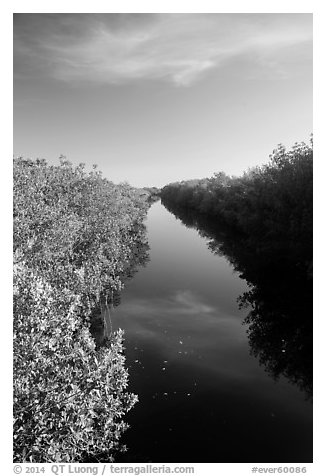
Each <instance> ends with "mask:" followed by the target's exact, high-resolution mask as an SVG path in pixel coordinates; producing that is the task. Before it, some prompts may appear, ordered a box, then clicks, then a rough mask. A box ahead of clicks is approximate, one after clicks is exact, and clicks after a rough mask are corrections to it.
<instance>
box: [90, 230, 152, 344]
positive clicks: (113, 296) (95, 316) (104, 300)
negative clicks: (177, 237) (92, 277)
mask: <svg viewBox="0 0 326 476" xmlns="http://www.w3.org/2000/svg"><path fill="white" fill-rule="evenodd" d="M131 233H132V234H133V237H134V246H133V248H132V249H131V253H130V256H129V258H125V262H124V269H123V270H122V271H121V272H120V279H121V281H122V283H123V284H124V283H126V282H128V281H129V280H130V279H132V278H133V277H134V275H135V274H136V273H137V271H138V270H139V269H140V268H141V267H144V266H146V264H147V263H148V262H149V260H150V256H149V244H148V237H147V230H146V227H145V225H144V224H141V225H137V226H135V227H134V229H133V230H132V231H131ZM120 303H121V292H118V291H112V290H107V289H103V291H102V293H101V298H100V302H99V304H98V306H96V307H95V308H94V309H93V311H92V314H91V316H90V322H91V325H90V332H91V334H92V336H93V337H94V339H95V343H96V346H97V347H101V346H103V345H104V344H105V343H106V342H107V340H108V339H109V338H110V336H111V333H112V319H111V314H112V309H113V308H114V307H117V306H119V304H120Z"/></svg>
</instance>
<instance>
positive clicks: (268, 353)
mask: <svg viewBox="0 0 326 476" xmlns="http://www.w3.org/2000/svg"><path fill="white" fill-rule="evenodd" d="M312 158H313V150H312V144H311V146H308V145H306V144H296V145H295V147H294V148H293V149H292V150H291V151H288V152H287V151H286V150H285V149H284V147H283V146H279V148H278V149H277V150H275V151H274V153H273V155H272V156H271V158H270V162H269V164H268V165H265V166H263V167H259V168H256V169H253V170H250V171H249V172H247V173H245V174H244V175H243V176H242V177H228V176H226V175H225V174H224V173H218V174H215V175H214V177H212V178H209V179H202V180H192V181H187V182H181V183H175V184H170V185H167V186H166V187H164V188H163V190H162V192H161V196H162V202H163V204H164V205H165V206H166V207H167V208H168V209H169V210H170V211H171V212H172V213H174V214H175V215H176V216H177V217H178V218H180V219H181V220H182V221H183V222H184V223H185V224H186V225H187V226H190V227H195V228H197V229H198V230H199V233H200V234H201V235H202V236H203V237H205V238H206V239H207V240H208V246H209V248H210V249H211V251H212V252H213V253H216V254H223V255H224V256H226V257H227V258H228V259H229V261H230V262H231V263H232V265H233V266H234V268H235V269H236V270H237V271H238V272H239V273H240V276H241V277H242V278H244V279H246V280H247V283H248V285H249V291H248V292H246V293H244V294H243V295H242V296H241V297H240V298H239V303H240V305H241V306H247V307H249V309H250V312H249V314H248V316H247V318H246V322H247V323H248V324H249V328H248V333H249V343H250V346H251V351H252V353H253V354H254V355H256V356H257V357H258V358H259V360H260V362H261V363H262V364H263V365H264V366H265V368H266V369H267V371H268V372H269V373H270V374H271V375H272V376H273V377H274V378H278V377H279V376H281V375H284V376H285V377H287V378H288V379H289V380H290V381H291V382H293V383H295V384H297V385H298V386H299V387H300V388H301V389H302V390H304V391H305V393H306V394H307V395H308V396H310V395H311V393H312V319H311V317H312V202H313V200H312V198H313V190H312V180H313V168H312Z"/></svg>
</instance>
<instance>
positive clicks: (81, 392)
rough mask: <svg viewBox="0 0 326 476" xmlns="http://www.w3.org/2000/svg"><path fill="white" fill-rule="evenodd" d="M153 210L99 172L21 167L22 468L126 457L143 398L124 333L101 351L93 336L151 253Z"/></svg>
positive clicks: (65, 165) (17, 315)
mask: <svg viewBox="0 0 326 476" xmlns="http://www.w3.org/2000/svg"><path fill="white" fill-rule="evenodd" d="M148 206H149V204H148V202H147V196H146V195H144V194H143V193H142V192H141V191H139V190H136V189H133V188H132V187H130V186H129V185H128V184H120V185H114V184H113V183H111V182H109V181H108V180H107V179H105V178H103V177H102V175H101V173H100V172H98V171H97V170H96V168H95V167H94V170H93V171H92V172H90V173H86V172H85V169H84V166H83V165H82V164H81V165H79V166H77V167H73V166H72V164H70V163H69V162H67V161H66V160H65V159H64V158H62V160H61V162H60V165H58V166H50V165H48V164H47V163H46V161H44V160H36V161H31V160H25V159H23V158H18V159H15V160H14V460H15V461H20V462H24V461H31V462H52V461H60V462H85V461H101V460H106V461H107V460H113V458H114V454H115V453H116V452H117V451H121V450H123V449H124V448H123V447H122V445H121V444H120V436H121V434H122V433H123V432H124V431H125V429H126V428H127V424H126V423H125V422H124V421H123V416H124V415H125V414H126V413H127V412H128V411H129V410H130V409H131V408H132V407H133V405H134V404H135V402H136V401H137V397H136V396H135V395H133V394H131V393H128V392H127V391H126V387H127V383H128V374H127V370H126V368H125V366H124V355H123V347H122V341H123V335H122V331H121V330H119V331H118V332H115V333H112V332H110V333H107V336H106V339H104V341H103V342H102V345H101V347H98V346H96V343H95V340H94V337H93V335H92V334H91V332H90V328H91V320H92V315H93V314H94V309H98V308H99V307H101V306H105V305H106V303H107V301H108V296H110V295H112V293H113V292H114V291H119V290H120V289H121V287H122V286H123V283H122V282H123V279H124V278H125V277H126V276H128V275H129V274H130V273H132V272H133V271H132V270H133V267H134V263H135V256H136V261H137V256H138V255H139V254H140V250H141V251H142V252H143V251H144V249H146V247H147V244H146V238H145V231H144V227H143V225H142V223H143V220H144V217H145V215H146V212H147V208H148ZM141 259H143V258H141ZM141 259H139V261H141Z"/></svg>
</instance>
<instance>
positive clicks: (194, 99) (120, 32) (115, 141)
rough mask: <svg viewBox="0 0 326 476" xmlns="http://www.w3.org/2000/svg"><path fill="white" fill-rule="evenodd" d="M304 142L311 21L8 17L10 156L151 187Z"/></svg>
mask: <svg viewBox="0 0 326 476" xmlns="http://www.w3.org/2000/svg"><path fill="white" fill-rule="evenodd" d="M311 132H312V14H303V13H289V14H284V13H282V14H274V13H269V14H258V13H255V14H249V13H246V14H240V13H239V14H218V13H216V14H215V13H209V14H202V13H193V14H191V13H189V14H188V13H184V14H175V13H174V14H168V13H164V14H156V13H155V14H152V13H147V14H140V13H137V14H113V13H105V14H86V13H85V14H84V13H72V14H69V13H63V14H57V13H51V14H45V13H38V14H28V13H22V14H15V15H14V155H15V156H24V157H30V158H33V159H35V158H37V157H40V158H45V159H47V161H48V162H49V163H51V164H52V163H53V164H55V163H58V158H59V156H60V155H61V154H63V155H65V156H66V157H67V159H68V160H70V161H71V162H73V163H74V164H78V163H80V162H83V163H85V164H87V165H88V166H89V167H91V165H92V164H97V165H98V167H99V169H100V170H102V172H103V175H104V176H105V177H107V178H108V179H110V180H112V181H113V182H115V183H119V182H122V181H127V182H129V183H130V184H131V185H134V186H137V187H143V186H157V187H161V186H164V185H165V184H167V183H170V182H174V181H179V180H187V179H191V178H202V177H209V176H212V175H213V173H214V172H219V171H224V172H226V173H227V174H230V175H240V174H242V173H243V172H244V171H245V170H247V169H248V168H250V167H253V166H256V165H261V164H264V163H267V162H268V160H269V154H271V153H272V151H273V149H275V148H276V147H277V144H279V143H283V144H284V145H285V146H287V147H291V146H292V145H293V144H294V143H295V142H301V141H305V142H308V141H309V137H310V133H311Z"/></svg>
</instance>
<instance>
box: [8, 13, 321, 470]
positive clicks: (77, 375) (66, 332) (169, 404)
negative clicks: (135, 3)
mask: <svg viewBox="0 0 326 476" xmlns="http://www.w3.org/2000/svg"><path fill="white" fill-rule="evenodd" d="M89 6H91V5H89ZM312 397H313V13H312V12H309V9H308V10H307V12H290V11H289V12H281V11H280V12H274V11H271V12H269V13H267V12H264V11H262V12H260V11H259V8H257V11H256V12H243V11H242V10H241V9H240V10H239V12H233V11H231V10H230V12H224V11H223V12H212V13H200V12H192V13H191V12H189V13H182V12H180V13H173V12H171V13H166V12H164V11H163V12H162V13H153V12H151V11H150V9H149V10H148V12H147V13H146V12H142V13H140V12H139V13H137V12H134V11H133V8H132V7H130V12H122V11H121V12H111V13H110V12H103V13H101V12H100V11H97V10H96V9H95V10H94V12H93V13H92V12H87V11H85V12H83V11H80V12H73V11H71V12H64V11H63V12H58V11H53V12H48V11H46V10H45V11H42V9H40V11H39V12H37V11H35V9H31V11H30V12H26V11H25V12H20V11H19V10H15V12H14V13H13V431H12V433H13V456H12V461H13V463H15V464H17V463H18V465H20V464H24V463H28V464H29V465H32V464H36V465H37V464H39V463H51V464H53V465H54V466H52V472H53V468H59V466H58V465H60V464H67V465H69V464H70V463H71V464H77V463H78V464H80V465H88V466H87V467H89V468H91V467H92V466H91V465H92V464H98V463H101V464H102V463H108V464H111V463H112V465H115V464H119V465H120V466H117V467H118V468H121V467H129V466H128V465H130V464H138V465H139V464H140V465H143V467H144V468H146V467H147V468H149V467H150V468H153V466H155V465H157V466H158V465H161V467H162V468H163V469H162V471H161V472H163V473H164V472H180V473H187V474H191V473H196V471H194V470H193V468H194V467H195V465H196V464H197V463H211V464H216V463H218V464H221V463H250V464H251V466H252V467H253V469H252V471H249V470H248V471H247V472H243V473H242V474H243V475H244V474H250V473H251V472H255V468H256V470H257V468H258V467H259V468H267V469H268V465H270V468H274V467H281V468H287V471H284V472H289V473H293V472H295V473H300V472H301V473H302V472H303V473H305V472H307V473H309V471H307V470H306V471H304V469H305V468H307V467H308V466H309V464H311V463H313V403H312ZM169 464H171V465H173V468H176V469H175V471H174V470H172V469H171V471H167V469H166V468H168V469H169V467H168V465H169ZM55 465H57V466H55ZM150 465H152V466H150ZM162 465H163V466H162ZM176 465H177V466H176ZM307 465H308V466H307ZM251 466H248V468H251ZM16 467H17V466H15V468H16ZM18 467H19V468H21V466H18ZM30 467H32V466H30ZM36 467H39V466H36ZM73 467H74V466H72V467H71V468H73ZM96 467H97V466H96ZM130 467H133V466H130ZM67 468H68V466H67ZM69 468H70V467H69ZM80 468H82V469H83V468H84V469H85V468H86V466H80ZM94 468H95V466H94ZM112 468H114V466H112ZM164 468H165V469H164ZM171 468H172V466H171ZM178 468H179V469H178ZM191 468H192V469H191ZM291 468H292V469H291ZM298 468H299V469H298ZM154 469H155V468H154ZM177 469H178V470H177ZM69 471H70V470H69ZM90 471H91V470H90ZM112 471H113V470H111V472H112ZM151 471H152V472H155V471H154V470H153V469H151ZM257 471H258V470H257ZM257 471H256V472H257ZM80 472H87V471H86V469H85V471H80ZM140 472H141V471H140ZM143 472H146V471H143ZM147 472H150V471H149V470H148V471H147ZM265 472H267V470H266V471H265ZM279 472H280V471H279ZM46 474H48V473H46ZM49 474H50V473H49ZM54 474H61V473H59V472H57V473H55V472H54ZM65 474H66V473H65ZM67 474H68V473H67ZM92 474H97V472H93V473H92ZM99 474H100V473H99ZM102 474H104V473H102ZM107 474H110V473H109V472H108V473H107ZM134 474H138V473H134ZM197 474H198V476H199V473H197ZM200 474H201V473H200ZM212 474H213V473H212ZM215 474H217V475H218V474H221V475H222V473H221V472H217V473H215ZM239 474H240V473H239Z"/></svg>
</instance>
